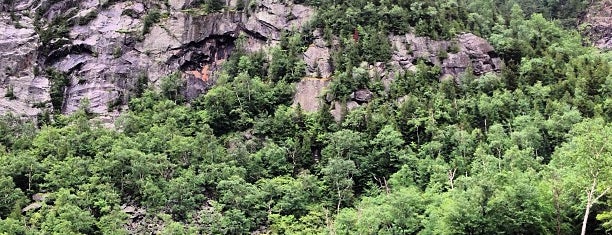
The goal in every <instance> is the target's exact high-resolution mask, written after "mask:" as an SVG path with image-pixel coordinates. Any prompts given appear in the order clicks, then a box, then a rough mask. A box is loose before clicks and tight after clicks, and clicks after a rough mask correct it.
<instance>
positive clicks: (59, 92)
mask: <svg viewBox="0 0 612 235" xmlns="http://www.w3.org/2000/svg"><path fill="white" fill-rule="evenodd" d="M46 74H47V77H48V78H49V82H50V83H51V89H50V91H49V94H50V95H51V104H52V105H53V110H54V111H55V112H56V113H58V112H60V111H61V110H62V108H63V105H64V89H65V88H66V86H68V85H69V82H70V79H69V78H68V77H67V76H66V75H65V74H63V73H62V72H60V71H57V70H54V69H47V70H46Z"/></svg>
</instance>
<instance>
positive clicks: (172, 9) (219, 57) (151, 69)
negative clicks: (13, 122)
mask: <svg viewBox="0 0 612 235" xmlns="http://www.w3.org/2000/svg"><path fill="white" fill-rule="evenodd" d="M13 2H14V3H13V4H12V5H10V6H9V5H7V4H2V3H0V10H1V11H0V31H1V32H2V34H1V35H0V69H1V70H0V93H2V94H3V95H2V96H1V97H0V112H2V113H6V112H11V113H16V114H20V115H24V116H26V117H35V116H36V115H37V114H39V113H41V112H43V111H44V110H45V109H49V110H50V109H51V108H52V107H51V103H50V94H49V93H50V87H51V85H52V84H51V83H52V81H49V78H48V77H46V74H45V73H44V72H39V73H38V74H35V70H37V71H45V70H47V69H54V70H57V71H60V72H62V73H64V74H66V76H67V77H68V78H69V84H68V85H67V86H66V87H65V89H64V99H63V103H62V107H54V108H56V109H59V110H61V112H62V113H72V112H74V111H76V110H77V109H79V107H81V104H82V103H83V102H84V101H85V100H87V101H88V103H89V107H88V108H89V111H91V112H93V113H95V114H98V115H99V117H100V119H102V120H103V121H104V122H107V123H109V122H113V120H114V119H115V118H116V117H117V116H118V115H119V114H120V111H121V110H124V109H125V108H126V107H125V105H126V104H127V100H128V99H129V97H130V96H132V95H133V93H134V90H135V88H136V87H137V86H138V83H139V82H142V79H141V78H143V77H144V78H146V79H147V81H148V83H149V84H151V85H152V86H153V87H157V86H159V84H160V80H161V78H163V77H165V76H167V75H169V74H171V73H174V72H177V71H179V72H181V79H182V80H183V82H184V84H185V85H186V87H187V89H185V90H184V91H183V93H184V94H183V95H185V96H186V97H187V98H188V99H191V98H194V97H197V96H198V95H200V94H201V93H202V92H205V91H206V90H207V89H208V88H209V87H210V85H211V84H213V83H214V78H215V76H214V72H215V71H216V70H217V69H218V68H219V66H220V64H221V63H222V62H223V61H224V60H225V59H227V58H228V56H229V55H230V54H231V52H232V50H234V48H235V46H236V45H235V42H236V39H237V38H238V37H239V36H240V35H245V36H246V45H245V47H246V48H245V49H246V50H247V51H257V50H260V49H261V48H264V47H267V46H270V45H275V44H276V43H278V40H279V39H280V32H281V30H286V29H292V28H295V29H298V28H300V27H301V26H302V25H304V24H305V22H307V21H308V20H309V19H310V18H311V17H312V15H313V10H312V9H311V8H309V7H306V6H302V5H297V4H292V3H285V1H278V0H263V1H258V3H257V5H255V6H254V8H253V9H249V10H248V11H249V12H244V11H236V10H235V9H234V8H235V7H236V5H237V2H238V0H232V1H228V2H227V4H228V5H229V6H230V7H229V8H228V10H226V11H224V12H219V13H210V14H206V15H204V14H196V13H197V10H196V13H193V11H192V12H190V11H189V9H187V8H189V7H190V6H191V5H193V4H192V2H193V1H191V0H170V1H168V6H169V7H166V6H165V5H163V1H113V2H112V3H110V4H107V2H108V1H98V0H83V1H74V0H60V1H51V0H42V1H30V0H14V1H13ZM153 8H157V9H160V13H162V17H161V20H160V22H158V23H154V24H152V25H151V27H150V30H149V32H148V33H146V34H144V35H143V34H142V32H143V25H144V22H143V19H144V18H146V16H147V15H148V14H149V13H150V12H151V10H150V9H153ZM191 10H193V9H191ZM37 11H40V12H42V14H41V15H42V19H44V20H46V21H45V22H47V23H44V22H43V29H44V28H49V27H50V26H49V25H48V22H51V21H52V19H54V18H57V17H61V16H65V17H68V18H69V19H68V22H73V23H74V24H72V25H69V27H68V33H67V35H68V36H67V37H62V38H57V39H53V40H51V41H50V42H51V43H52V44H48V45H42V43H41V40H40V38H39V36H38V33H37V32H36V31H35V30H34V29H35V28H34V22H33V20H31V19H30V18H28V16H29V15H34V14H35V12H37ZM11 15H14V16H17V17H16V18H18V20H13V19H12V18H11V17H10V16H11ZM164 15H166V16H164ZM59 43H62V44H64V45H61V46H53V45H60V44H59ZM43 46H47V47H49V48H51V50H50V51H49V53H38V52H39V51H41V50H40V49H41V48H42V47H43ZM196 72H197V73H196ZM11 90H12V94H9V95H7V96H5V95H4V94H7V92H9V91H11ZM9 93H11V92H9Z"/></svg>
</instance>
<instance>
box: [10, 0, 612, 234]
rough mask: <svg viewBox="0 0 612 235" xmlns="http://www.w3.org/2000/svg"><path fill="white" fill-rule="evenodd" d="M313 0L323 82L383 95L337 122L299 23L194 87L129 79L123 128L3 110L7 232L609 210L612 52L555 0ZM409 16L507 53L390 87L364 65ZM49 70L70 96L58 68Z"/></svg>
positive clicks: (452, 222)
mask: <svg viewBox="0 0 612 235" xmlns="http://www.w3.org/2000/svg"><path fill="white" fill-rule="evenodd" d="M296 2H297V1H296ZM302 2H305V3H308V4H312V5H317V6H319V7H320V9H319V20H318V22H319V23H318V24H319V25H318V26H317V27H321V28H322V30H323V32H325V33H327V34H329V35H328V36H330V38H331V37H336V36H337V37H338V39H339V40H341V42H340V46H339V47H340V49H338V50H337V51H336V52H334V53H335V55H334V63H335V68H336V71H335V74H334V78H333V80H332V82H331V84H330V88H329V91H328V93H329V94H330V95H331V96H333V97H334V99H335V100H340V101H343V100H344V101H346V100H347V99H348V97H349V95H350V93H351V92H353V91H355V90H357V89H362V88H368V89H370V90H371V91H374V92H373V93H374V98H373V100H371V101H370V102H367V103H364V104H362V105H360V106H359V107H357V108H355V109H353V110H351V111H350V112H348V113H346V114H344V116H343V117H342V119H341V121H340V122H336V121H335V120H334V118H333V117H332V115H331V114H330V112H329V104H328V103H324V104H323V105H322V107H321V109H320V110H319V111H318V112H313V113H307V112H304V111H303V110H302V109H301V108H300V107H299V106H291V102H292V98H293V95H294V87H293V84H294V83H295V82H296V81H298V80H299V79H300V78H301V77H302V76H303V71H304V65H303V62H302V61H301V60H300V59H299V56H300V55H301V53H302V52H303V50H304V45H306V44H307V42H308V40H309V39H308V38H307V37H305V36H303V35H304V34H300V33H295V32H291V33H284V34H283V37H282V39H281V42H280V44H279V45H278V46H276V47H274V48H272V49H270V50H269V51H261V52H257V53H250V54H249V53H246V52H245V51H244V50H241V49H240V48H238V49H237V50H236V51H235V52H234V53H233V55H232V57H230V58H229V59H228V60H227V61H226V62H225V63H224V68H223V70H222V71H221V72H220V75H219V79H218V81H217V84H216V85H215V86H214V87H213V88H211V90H209V91H208V92H207V93H206V94H203V95H202V96H201V97H199V98H197V99H196V100H194V101H192V102H190V103H187V102H186V100H184V99H183V97H181V90H182V89H183V87H184V83H183V82H182V80H181V78H180V76H179V75H178V74H173V75H170V76H168V77H166V78H163V79H161V90H160V91H152V90H150V89H145V87H144V86H142V87H136V88H134V89H136V90H137V91H138V93H139V94H138V95H137V96H134V97H131V100H130V101H129V110H128V111H126V112H125V113H124V115H123V116H122V117H121V118H120V119H119V120H118V121H117V123H116V129H107V128H103V127H102V126H101V125H100V124H99V123H96V122H95V121H94V120H92V119H90V115H88V114H87V112H86V109H85V108H83V109H82V110H80V111H78V112H76V113H75V114H73V115H71V116H57V117H56V118H55V119H54V120H53V121H51V120H49V119H48V118H47V119H46V121H44V122H41V123H38V124H39V126H41V127H40V128H37V126H38V125H35V124H34V123H32V122H27V121H24V120H21V119H19V118H15V117H11V116H6V117H3V118H1V119H0V186H1V187H0V195H3V197H0V234H47V233H49V234H127V233H145V234H148V233H161V234H249V233H251V232H254V231H259V232H269V233H272V234H330V233H331V234H496V233H510V234H578V233H581V232H582V233H583V234H606V232H609V231H610V230H611V229H612V216H611V215H612V192H611V190H612V175H611V173H612V172H611V171H610V169H612V162H611V161H612V146H611V145H610V143H612V141H610V136H611V133H612V124H611V121H612V62H611V61H612V60H611V58H612V54H610V52H606V53H604V52H600V51H597V50H595V49H593V48H590V47H585V46H583V44H582V40H581V37H580V35H579V34H577V33H576V32H575V31H573V30H569V29H565V28H563V27H562V26H560V25H559V24H558V23H556V22H554V21H550V20H549V19H548V18H551V17H553V18H554V17H560V16H561V15H563V14H566V13H563V11H562V10H552V11H548V12H547V11H545V10H543V9H557V8H552V7H551V5H550V4H553V3H555V4H557V3H556V2H552V1H551V2H550V3H548V2H547V3H546V4H542V5H537V6H538V7H540V8H530V7H527V5H525V4H532V3H533V2H532V1H519V2H518V3H519V4H521V5H518V4H517V5H513V6H506V5H505V4H503V2H505V1H484V0H482V1H471V2H469V4H468V3H466V2H461V1H447V2H441V1H382V0H381V1H368V2H366V1H350V2H349V1H316V0H309V1H302ZM568 2H571V1H568ZM575 3H576V4H578V3H579V2H575ZM359 4H362V5H359ZM479 4H480V5H479ZM547 4H548V5H547ZM558 4H561V3H558ZM572 4H573V3H572ZM553 5H554V4H553ZM578 5H580V4H578ZM578 5H576V6H578ZM477 6H480V7H477ZM482 6H494V7H482ZM562 6H563V7H568V8H569V7H571V6H572V5H571V4H569V5H562ZM522 7H524V9H523V8H522ZM568 8H563V9H568ZM326 9H327V10H326ZM475 9H477V10H475ZM503 9H507V10H508V11H504V10H503ZM339 12H341V13H339ZM536 12H537V13H536ZM413 13H414V14H413ZM540 13H542V14H540ZM434 16H435V17H434ZM438 16H439V17H438ZM369 17H373V18H369ZM376 17H379V18H376ZM381 17H390V18H381ZM393 17H398V18H393ZM404 17H405V18H406V19H404ZM349 19H350V20H354V21H349ZM481 19H486V20H488V21H481ZM402 20H403V21H402ZM355 21H357V22H355ZM379 22H382V23H379ZM419 22H421V23H419ZM476 23H478V24H476ZM402 24H406V25H402ZM419 27H433V28H423V29H418V28H419ZM355 28H357V31H358V32H359V40H355V39H353V38H352V35H353V34H354V29H355ZM411 28H414V29H415V30H417V32H421V33H425V32H426V34H428V35H429V36H432V37H447V36H452V35H453V34H454V32H458V31H457V30H467V29H470V30H475V31H477V32H479V34H481V35H483V36H486V37H488V39H489V40H490V41H491V43H492V44H493V45H494V46H495V48H496V51H497V52H498V53H499V54H500V56H501V57H502V59H503V60H504V63H505V65H506V67H505V68H504V70H503V71H502V72H501V73H499V74H485V75H483V76H480V77H475V76H474V75H472V74H471V73H470V72H468V73H466V74H464V75H462V76H460V77H459V78H457V81H458V82H455V81H453V80H452V79H445V80H442V81H440V80H439V77H440V73H441V71H440V67H438V66H431V65H427V64H425V63H423V62H421V63H419V64H418V65H417V68H418V69H417V71H416V72H405V73H398V74H397V76H396V77H395V79H394V81H393V82H392V83H391V84H390V86H389V89H388V91H385V89H384V87H383V86H382V85H381V84H380V80H379V79H376V78H371V77H370V75H369V74H368V71H367V70H365V69H364V68H363V66H360V64H361V63H362V61H365V62H366V64H367V63H372V62H375V61H382V62H386V61H387V60H388V59H389V57H390V53H391V50H390V48H389V47H390V46H389V45H388V44H387V43H385V42H386V41H387V40H386V39H385V37H386V35H385V34H383V33H380V32H388V31H390V32H396V33H400V32H404V31H402V30H409V29H411ZM419 30H420V31H419ZM240 43H244V41H241V40H239V41H238V44H240ZM453 47H456V46H451V49H450V50H451V51H452V50H456V48H455V49H453ZM438 56H443V55H438ZM48 76H50V77H53V78H54V79H52V84H51V86H52V91H55V92H52V103H53V106H54V107H58V106H60V107H61V100H58V99H59V98H58V97H60V96H59V95H58V94H63V93H61V92H57V91H58V89H60V88H61V87H62V86H64V85H65V84H64V83H65V82H66V79H65V77H64V76H62V75H61V74H59V73H58V72H54V71H48ZM141 79H143V80H146V77H145V78H141ZM62 84H63V85H62ZM41 193H42V194H44V195H46V196H44V197H43V199H41V196H40V195H41ZM34 195H37V196H36V198H38V199H33V198H32V196H34ZM31 198H32V199H31ZM128 208H131V209H132V210H129V209H128ZM143 210H146V212H142V211H143ZM143 224H144V225H143ZM128 225H129V226H128ZM135 227H138V228H139V229H141V230H135V229H137V228H135ZM128 229H129V230H128ZM147 229H149V230H147Z"/></svg>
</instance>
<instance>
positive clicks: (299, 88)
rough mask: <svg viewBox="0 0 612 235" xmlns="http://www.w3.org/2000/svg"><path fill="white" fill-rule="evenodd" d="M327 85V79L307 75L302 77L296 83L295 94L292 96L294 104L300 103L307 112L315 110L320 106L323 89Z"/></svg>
mask: <svg viewBox="0 0 612 235" xmlns="http://www.w3.org/2000/svg"><path fill="white" fill-rule="evenodd" d="M328 85H329V80H328V79H318V78H313V77H308V78H304V79H302V81H300V82H299V83H298V84H297V85H296V89H295V90H296V91H295V96H294V98H293V103H294V105H298V104H299V105H300V107H301V108H302V109H303V110H304V111H307V112H315V111H317V110H319V108H320V107H321V102H324V101H323V99H321V95H323V91H324V90H325V88H327V86H328Z"/></svg>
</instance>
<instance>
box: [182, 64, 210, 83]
mask: <svg viewBox="0 0 612 235" xmlns="http://www.w3.org/2000/svg"><path fill="white" fill-rule="evenodd" d="M208 68H209V65H204V66H203V67H202V70H201V71H197V70H192V71H186V72H185V73H187V74H191V75H193V76H195V77H196V78H198V79H202V81H205V82H206V81H208V79H209V75H208V72H210V71H209V69H208Z"/></svg>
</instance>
